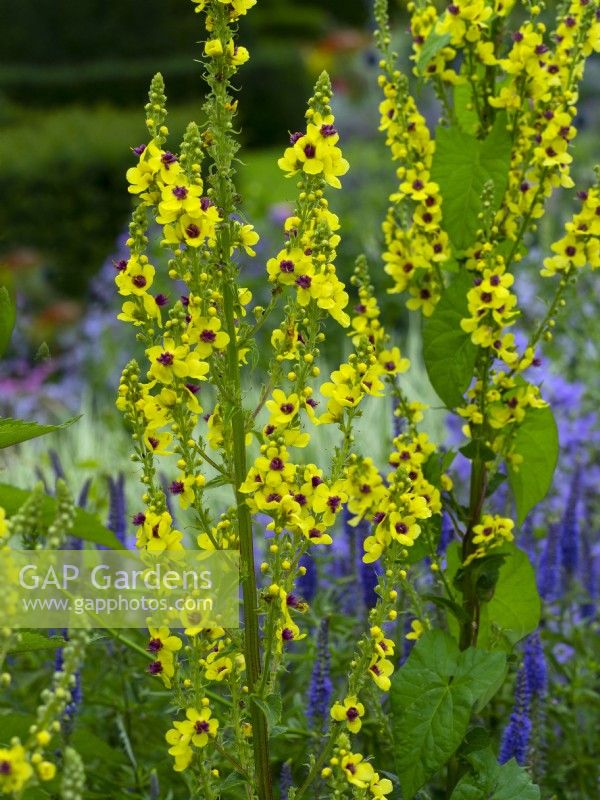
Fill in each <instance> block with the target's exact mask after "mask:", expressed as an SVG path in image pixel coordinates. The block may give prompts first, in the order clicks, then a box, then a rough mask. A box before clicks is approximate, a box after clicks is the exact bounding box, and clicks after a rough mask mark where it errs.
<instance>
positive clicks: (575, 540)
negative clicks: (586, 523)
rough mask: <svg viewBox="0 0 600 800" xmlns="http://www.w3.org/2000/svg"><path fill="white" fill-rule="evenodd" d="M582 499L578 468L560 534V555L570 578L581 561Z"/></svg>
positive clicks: (572, 480) (570, 488) (572, 479)
mask: <svg viewBox="0 0 600 800" xmlns="http://www.w3.org/2000/svg"><path fill="white" fill-rule="evenodd" d="M580 499H581V470H580V467H579V466H577V467H576V468H575V471H574V472H573V476H572V478H571V485H570V487H569V496H568V498H567V504H566V507H565V513H564V516H563V519H562V524H561V532H560V534H561V535H560V554H561V563H562V567H563V569H564V571H565V573H566V575H568V576H569V577H571V576H572V575H573V574H574V573H575V571H576V569H577V562H578V561H579V501H580Z"/></svg>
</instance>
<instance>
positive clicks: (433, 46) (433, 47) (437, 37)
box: [417, 29, 452, 74]
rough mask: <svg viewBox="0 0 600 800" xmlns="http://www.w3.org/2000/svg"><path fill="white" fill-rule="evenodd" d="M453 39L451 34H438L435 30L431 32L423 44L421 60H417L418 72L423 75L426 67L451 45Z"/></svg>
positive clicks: (420, 54)
mask: <svg viewBox="0 0 600 800" xmlns="http://www.w3.org/2000/svg"><path fill="white" fill-rule="evenodd" d="M451 38H452V37H451V36H450V34H449V33H436V32H435V29H433V30H432V31H431V33H430V34H429V36H428V37H427V39H425V41H424V43H423V47H422V48H421V52H420V53H419V58H418V59H417V72H419V73H421V74H423V72H424V70H425V67H426V66H427V64H428V63H429V62H430V61H431V59H432V58H435V56H437V54H438V53H439V52H440V50H443V49H444V47H446V45H448V44H450V39H451Z"/></svg>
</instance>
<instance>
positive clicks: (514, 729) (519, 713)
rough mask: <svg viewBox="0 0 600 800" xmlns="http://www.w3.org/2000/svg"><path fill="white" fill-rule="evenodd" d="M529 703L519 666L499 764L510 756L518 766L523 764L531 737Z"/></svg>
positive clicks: (522, 670) (521, 670)
mask: <svg viewBox="0 0 600 800" xmlns="http://www.w3.org/2000/svg"><path fill="white" fill-rule="evenodd" d="M530 705H531V697H530V693H529V687H528V685H527V675H526V672H525V669H524V667H521V669H520V670H519V672H518V674H517V685H516V688H515V704H514V707H513V711H512V714H511V715H510V720H509V723H508V725H507V726H506V728H505V729H504V734H503V736H502V743H501V745H500V756H499V757H498V762H499V763H500V764H506V762H507V761H509V760H510V759H511V758H514V759H515V760H516V761H517V763H518V764H519V765H520V766H524V765H525V762H526V761H527V753H528V750H529V741H530V739H531V727H532V726H531V719H530V716H529V712H530Z"/></svg>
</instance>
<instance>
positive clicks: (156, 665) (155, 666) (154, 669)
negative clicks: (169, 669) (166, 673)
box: [148, 661, 163, 675]
mask: <svg viewBox="0 0 600 800" xmlns="http://www.w3.org/2000/svg"><path fill="white" fill-rule="evenodd" d="M162 671H163V665H162V664H161V662H160V661H153V662H152V663H151V664H149V665H148V672H149V673H150V675H160V673H161V672H162Z"/></svg>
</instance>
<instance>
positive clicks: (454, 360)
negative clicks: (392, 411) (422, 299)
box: [423, 273, 478, 408]
mask: <svg viewBox="0 0 600 800" xmlns="http://www.w3.org/2000/svg"><path fill="white" fill-rule="evenodd" d="M471 285H472V279H471V276H470V275H469V274H467V273H464V274H459V275H457V276H456V278H455V279H454V280H453V281H452V283H451V284H450V286H448V288H447V289H446V291H445V292H444V295H443V296H442V299H441V300H440V302H439V303H438V304H437V306H436V308H435V311H434V312H433V314H432V315H431V317H430V318H429V320H428V321H427V322H426V323H425V326H424V328H423V358H424V361H425V367H426V369H427V374H428V375H429V380H430V381H431V385H432V386H433V388H434V389H435V391H436V392H437V394H438V396H439V397H440V399H441V400H442V401H443V402H444V403H445V404H446V406H448V407H449V408H452V407H454V406H458V405H460V403H461V402H462V399H463V394H464V392H465V391H466V389H467V388H468V387H469V384H470V383H471V378H472V377H473V370H474V369H475V361H476V359H477V352H478V348H477V346H476V345H474V344H473V342H472V341H471V337H470V336H469V334H468V333H465V332H464V331H463V330H462V328H461V327H460V321H461V319H463V318H464V317H466V316H468V310H467V291H468V290H469V289H470V288H471Z"/></svg>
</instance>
